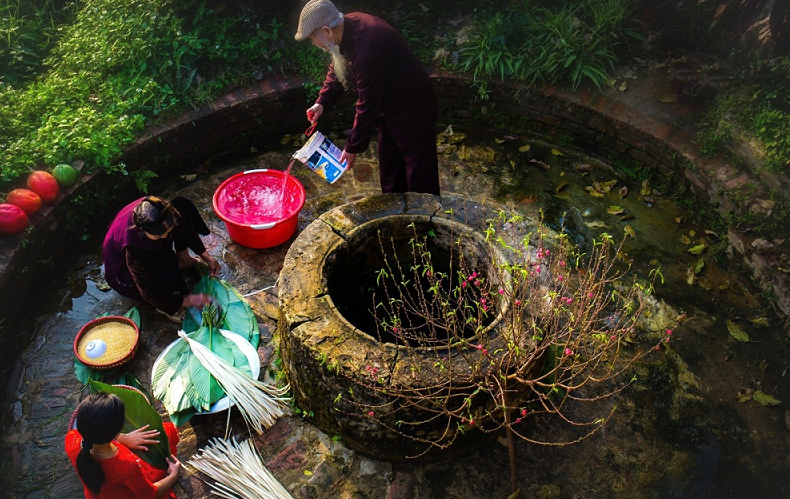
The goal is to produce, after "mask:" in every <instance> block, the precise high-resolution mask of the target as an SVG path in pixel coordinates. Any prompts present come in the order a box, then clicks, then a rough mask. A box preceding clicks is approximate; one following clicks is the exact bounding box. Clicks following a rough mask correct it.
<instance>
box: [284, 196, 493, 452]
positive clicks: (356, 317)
mask: <svg viewBox="0 0 790 499" xmlns="http://www.w3.org/2000/svg"><path fill="white" fill-rule="evenodd" d="M494 215H495V213H494V211H493V210H492V208H487V207H486V206H483V205H481V204H479V203H474V202H472V201H467V200H464V199H462V198H458V197H445V198H441V199H440V198H438V197H436V196H432V195H425V194H403V195H401V194H386V195H377V196H372V197H369V198H365V199H362V200H360V201H356V202H353V203H349V204H346V205H343V206H340V207H337V208H335V209H333V210H331V211H328V212H326V213H325V214H323V215H322V216H321V217H319V218H318V219H316V220H315V221H314V222H313V223H311V224H310V225H309V226H308V227H307V228H306V229H305V230H304V231H303V232H302V233H301V234H300V235H299V237H298V238H297V239H296V241H295V242H294V243H293V244H292V246H291V248H290V249H289V251H288V254H287V256H286V258H285V262H284V265H283V269H282V271H281V273H280V288H279V299H280V303H281V309H280V320H279V324H278V330H279V333H280V338H281V347H282V348H281V354H282V358H283V367H284V369H285V372H286V375H287V377H288V380H289V382H290V383H291V386H292V391H293V395H294V398H295V401H296V405H297V406H298V407H299V409H301V410H302V411H304V413H305V414H307V415H308V416H310V417H312V418H313V421H314V423H315V424H316V425H317V426H318V427H320V428H321V429H322V430H324V431H325V432H327V433H328V434H330V435H339V436H340V437H341V438H342V439H343V442H344V443H345V444H346V445H348V446H349V447H351V448H353V449H355V450H357V451H359V452H362V453H365V454H367V455H370V456H373V457H376V458H380V459H387V460H393V461H397V460H402V459H405V458H414V457H416V456H420V457H424V458H431V457H433V456H434V455H435V453H431V452H429V453H427V454H425V455H422V453H423V452H425V450H426V449H427V448H428V447H429V446H428V445H427V444H426V443H425V442H424V441H420V439H429V440H430V439H434V438H435V437H436V435H438V434H437V433H436V432H443V431H445V430H446V429H445V425H446V420H444V418H438V419H436V420H435V421H434V423H435V424H433V425H432V423H425V422H423V423H420V424H418V425H417V424H415V425H414V426H413V427H409V425H408V424H407V423H404V422H416V421H425V420H427V419H430V414H427V413H425V411H424V408H415V407H413V406H411V405H410V404H408V403H405V402H404V400H403V399H397V400H395V399H393V397H387V396H385V395H382V393H381V390H380V389H376V388H380V387H381V386H386V387H392V386H397V387H407V390H411V389H415V390H426V389H427V388H426V387H428V386H435V384H437V382H440V380H439V377H437V376H436V375H435V374H426V373H436V369H435V362H436V361H437V359H449V361H450V362H453V366H454V367H453V368H454V369H467V370H468V368H469V366H468V363H463V362H460V361H458V360H457V359H459V358H460V356H459V352H458V351H456V349H454V348H450V347H448V346H447V341H440V342H438V343H437V345H436V346H428V345H426V344H424V343H422V344H419V345H411V346H408V347H407V346H405V345H403V344H400V345H396V344H394V343H393V342H392V341H393V339H392V338H391V337H387V336H386V335H385V334H384V333H382V329H381V328H377V327H376V318H373V315H372V313H368V314H367V317H365V315H366V311H368V312H369V311H370V310H372V309H373V303H374V302H373V299H372V298H371V296H370V295H369V294H368V291H367V290H368V289H369V288H367V287H366V284H369V283H370V281H371V277H370V276H371V275H373V274H375V273H376V272H377V271H378V270H379V269H381V268H383V265H384V263H383V258H384V256H383V253H385V252H386V251H384V252H382V250H381V248H382V244H381V242H380V239H379V234H381V236H383V237H382V240H384V239H387V238H389V239H388V240H389V241H394V240H400V241H405V242H406V243H407V244H406V245H405V246H408V242H409V241H410V240H413V239H414V234H415V228H414V227H416V230H417V232H422V233H427V232H428V231H429V230H430V231H431V234H432V237H433V240H434V243H433V244H437V245H438V251H437V252H441V251H442V248H446V249H448V251H453V250H454V248H458V247H459V246H460V247H461V248H462V249H461V250H460V251H462V252H463V258H464V260H465V261H466V262H467V263H471V266H472V267H474V268H479V269H486V268H491V265H492V262H494V260H495V259H496V258H501V257H502V255H501V254H499V253H497V254H496V255H495V254H492V252H493V250H492V249H490V245H488V244H487V243H486V242H485V239H484V236H483V234H482V232H481V230H482V229H483V228H484V226H485V221H486V219H487V218H491V217H493V216H494ZM461 234H463V237H459V236H460V235H461ZM410 238H411V239H410ZM458 241H461V244H457V243H458ZM384 246H385V247H386V244H385V245H384ZM431 252H432V257H433V256H434V254H433V253H434V250H431ZM492 274H493V273H492ZM360 287H362V288H364V289H362V290H360V289H358V288H360ZM371 295H372V294H371ZM501 316H502V313H501V312H500V316H498V317H494V318H492V319H491V322H490V323H488V324H487V326H486V331H487V334H488V336H489V338H496V337H497V328H498V326H499V325H500V321H501ZM493 341H494V342H496V339H494V340H493ZM473 354H475V355H476V354H477V352H474V353H473ZM466 355H469V351H468V350H467V351H466ZM379 370H381V372H382V373H386V374H385V375H384V376H382V377H378V376H376V375H375V374H373V373H376V372H378V371H379ZM415 372H418V373H419V375H415ZM456 372H462V371H456ZM437 380H439V381H437ZM377 384H378V385H377ZM371 411H372V413H373V414H370V413H371ZM373 415H375V417H373ZM396 421H401V424H397V423H396ZM393 428H397V430H393ZM453 431H455V430H454V429H453ZM401 433H406V434H407V435H408V436H405V435H403V434H401ZM473 433H478V432H473ZM468 435H469V433H468V432H467V435H464V436H463V437H460V435H459V438H458V440H457V441H456V442H455V443H454V444H453V445H452V447H451V449H452V452H449V453H448V452H446V451H445V452H443V453H442V457H448V456H449V455H456V454H457V453H458V452H463V451H464V450H467V449H469V448H470V447H471V446H473V445H474V444H475V443H477V441H479V440H480V439H479V438H476V437H470V436H468Z"/></svg>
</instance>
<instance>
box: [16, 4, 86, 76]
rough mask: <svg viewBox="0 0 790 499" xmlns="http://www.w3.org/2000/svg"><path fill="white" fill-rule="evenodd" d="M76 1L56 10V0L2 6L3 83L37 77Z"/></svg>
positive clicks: (69, 17)
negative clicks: (54, 0)
mask: <svg viewBox="0 0 790 499" xmlns="http://www.w3.org/2000/svg"><path fill="white" fill-rule="evenodd" d="M72 6H73V4H68V5H67V6H66V8H64V9H57V8H56V7H55V5H54V2H53V0H16V1H14V0H10V1H8V2H6V3H5V4H4V5H0V68H1V69H0V85H3V84H5V85H12V86H18V85H20V84H22V83H24V82H25V81H26V80H28V79H29V78H31V77H33V76H35V75H36V74H37V73H38V71H39V70H40V68H41V63H42V61H43V59H44V57H45V56H46V55H47V53H48V52H49V50H50V48H51V47H52V46H53V44H54V43H55V42H56V41H57V39H58V34H59V30H60V26H61V25H62V24H63V23H64V22H67V21H69V20H70V19H71V17H72V13H73V8H72Z"/></svg>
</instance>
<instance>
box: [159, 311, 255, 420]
mask: <svg viewBox="0 0 790 499" xmlns="http://www.w3.org/2000/svg"><path fill="white" fill-rule="evenodd" d="M189 337H190V339H193V340H195V341H197V342H199V343H201V344H203V345H205V346H206V347H208V348H209V349H210V350H211V351H212V352H214V353H215V354H216V355H217V356H219V357H220V358H222V359H223V360H225V361H226V362H227V363H228V364H231V365H233V366H235V367H237V368H239V369H241V370H242V371H244V372H245V373H247V375H249V376H251V375H252V368H251V366H250V365H249V361H248V359H247V356H246V355H245V354H244V352H243V351H241V349H239V347H238V346H236V344H235V343H233V342H232V341H229V340H227V339H226V338H225V337H224V336H223V335H222V334H221V333H220V331H219V330H218V329H216V328H209V327H206V326H201V327H200V328H198V329H197V330H196V331H193V332H191V333H189ZM151 385H152V392H153V395H154V397H156V398H157V399H159V400H161V401H162V404H163V405H164V406H165V409H166V410H167V412H168V413H169V414H170V419H171V421H173V423H174V424H176V425H177V426H178V425H180V424H183V423H185V422H186V421H188V420H189V419H190V418H191V417H192V416H193V415H194V414H195V412H196V411H201V412H202V411H208V410H210V408H211V406H212V405H213V404H214V403H215V402H217V401H218V400H219V399H221V398H222V397H224V396H225V391H224V390H223V389H222V387H221V386H220V384H219V383H218V382H217V380H216V379H215V378H214V377H213V376H212V375H211V373H209V372H208V370H207V369H206V368H205V367H204V366H203V364H201V363H200V361H199V360H198V359H197V357H195V356H194V355H193V354H192V350H191V349H190V348H189V345H188V344H187V343H186V341H184V340H182V339H179V340H178V341H176V342H175V343H174V344H173V346H172V347H170V348H169V349H168V350H167V352H165V354H164V355H163V356H162V358H161V360H160V361H159V363H158V364H157V366H156V370H155V371H154V373H153V375H152V380H151Z"/></svg>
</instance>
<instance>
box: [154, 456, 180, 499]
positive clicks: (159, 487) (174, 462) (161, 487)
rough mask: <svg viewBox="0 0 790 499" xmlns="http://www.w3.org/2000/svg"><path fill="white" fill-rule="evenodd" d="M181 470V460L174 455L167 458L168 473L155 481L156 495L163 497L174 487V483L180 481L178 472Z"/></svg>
mask: <svg viewBox="0 0 790 499" xmlns="http://www.w3.org/2000/svg"><path fill="white" fill-rule="evenodd" d="M180 472H181V461H179V460H178V458H177V457H176V456H174V455H171V456H170V457H169V458H167V475H166V476H165V477H164V478H163V479H161V480H159V481H158V482H156V483H154V487H156V497H162V496H163V495H165V493H166V492H167V491H168V490H170V489H171V488H173V485H175V484H176V482H177V481H178V474H179V473H180Z"/></svg>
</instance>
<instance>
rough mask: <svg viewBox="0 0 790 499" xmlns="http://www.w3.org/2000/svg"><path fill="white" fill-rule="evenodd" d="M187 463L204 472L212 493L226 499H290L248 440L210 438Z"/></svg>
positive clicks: (286, 491)
mask: <svg viewBox="0 0 790 499" xmlns="http://www.w3.org/2000/svg"><path fill="white" fill-rule="evenodd" d="M187 464H189V465H190V466H192V467H194V468H195V469H197V470H198V471H201V472H203V473H205V474H206V475H208V476H209V477H210V478H211V479H212V480H214V482H215V483H213V484H209V485H210V486H211V489H212V491H213V492H214V494H216V495H218V496H219V497H223V498H226V499H293V496H291V494H290V493H289V492H288V490H287V489H286V488H285V487H283V486H282V484H280V482H278V481H277V479H276V478H275V477H274V475H272V473H271V472H270V471H269V470H268V469H266V466H265V465H264V464H263V459H261V456H260V455H259V454H258V452H257V451H256V449H255V446H254V445H253V443H252V439H250V438H248V439H247V440H245V441H243V442H241V443H238V442H237V441H236V437H233V438H232V440H222V439H219V438H215V439H212V440H211V441H210V442H209V445H208V446H206V447H204V448H203V449H201V450H200V451H199V452H198V454H196V455H195V456H194V457H192V458H191V459H190V460H189V461H187Z"/></svg>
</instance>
